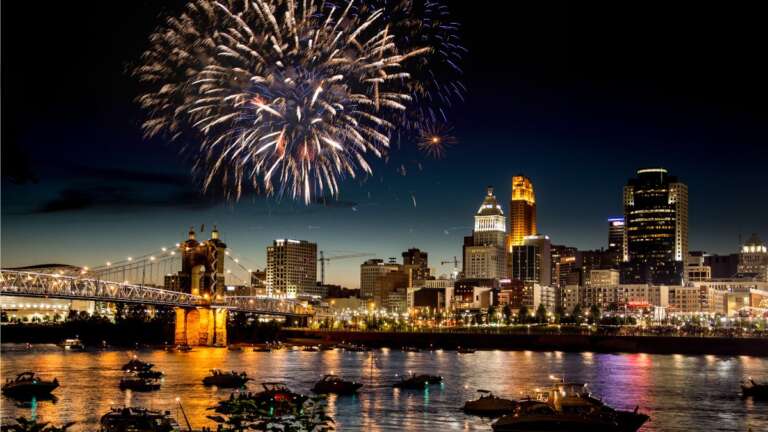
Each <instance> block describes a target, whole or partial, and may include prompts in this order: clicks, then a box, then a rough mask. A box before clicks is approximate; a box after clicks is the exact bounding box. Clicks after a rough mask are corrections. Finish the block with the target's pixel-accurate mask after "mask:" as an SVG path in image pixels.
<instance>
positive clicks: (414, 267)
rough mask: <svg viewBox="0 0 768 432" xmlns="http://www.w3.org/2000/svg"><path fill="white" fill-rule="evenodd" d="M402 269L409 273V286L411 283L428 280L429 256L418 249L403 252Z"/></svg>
mask: <svg viewBox="0 0 768 432" xmlns="http://www.w3.org/2000/svg"><path fill="white" fill-rule="evenodd" d="M403 268H404V269H405V271H406V272H408V273H409V276H410V278H411V284H410V285H411V286H413V281H420V280H425V279H429V277H430V271H429V255H428V254H427V252H424V251H422V250H421V249H418V248H410V249H408V250H407V251H405V252H403Z"/></svg>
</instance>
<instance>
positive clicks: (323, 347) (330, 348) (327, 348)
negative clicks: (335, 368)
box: [317, 344, 336, 351]
mask: <svg viewBox="0 0 768 432" xmlns="http://www.w3.org/2000/svg"><path fill="white" fill-rule="evenodd" d="M317 348H318V349H320V351H333V350H335V349H336V347H335V346H333V345H325V344H320V345H318V346H317Z"/></svg>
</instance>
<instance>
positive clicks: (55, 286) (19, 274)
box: [0, 270, 312, 315]
mask: <svg viewBox="0 0 768 432" xmlns="http://www.w3.org/2000/svg"><path fill="white" fill-rule="evenodd" d="M0 295H8V296H21V297H50V298H60V299H71V300H93V301H105V302H124V303H141V304H150V305H166V306H181V307H185V306H208V305H210V306H213V307H225V308H228V309H232V310H237V311H243V312H255V313H261V314H274V315H309V314H311V313H312V311H311V309H309V308H307V307H305V306H303V304H302V303H299V302H296V301H294V300H287V299H271V298H264V297H237V296H234V297H223V298H221V299H214V300H213V301H211V302H209V301H207V300H204V299H203V297H201V296H196V295H192V294H188V293H184V292H179V291H171V290H166V289H161V288H153V287H147V286H142V285H133V284H127V283H119V282H111V281H105V280H99V279H88V278H82V277H75V276H63V275H59V274H51V273H35V272H24V271H17V270H0Z"/></svg>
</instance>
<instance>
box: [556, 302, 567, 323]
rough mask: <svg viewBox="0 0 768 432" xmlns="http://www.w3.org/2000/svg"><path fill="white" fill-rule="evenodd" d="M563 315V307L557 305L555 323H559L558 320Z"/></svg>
mask: <svg viewBox="0 0 768 432" xmlns="http://www.w3.org/2000/svg"><path fill="white" fill-rule="evenodd" d="M564 315H565V309H563V306H562V305H557V306H556V307H555V321H556V322H560V320H561V319H562V318H563V316H564Z"/></svg>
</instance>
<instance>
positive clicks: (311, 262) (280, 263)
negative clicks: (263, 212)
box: [267, 239, 318, 298]
mask: <svg viewBox="0 0 768 432" xmlns="http://www.w3.org/2000/svg"><path fill="white" fill-rule="evenodd" d="M317 290H318V288H317V245H316V244H315V243H311V242H308V241H306V240H289V239H277V240H275V241H274V243H272V246H268V247H267V294H268V295H270V296H277V297H288V298H293V297H296V296H297V295H313V294H316V291H317Z"/></svg>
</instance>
